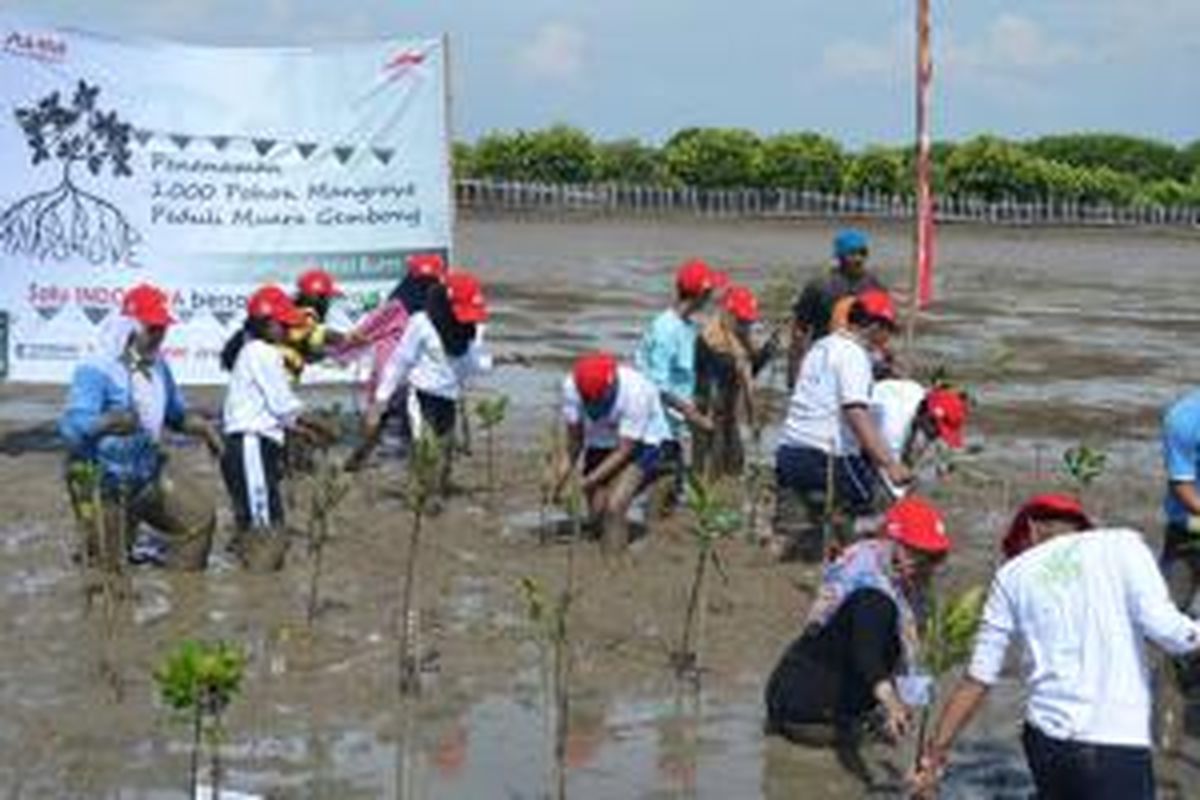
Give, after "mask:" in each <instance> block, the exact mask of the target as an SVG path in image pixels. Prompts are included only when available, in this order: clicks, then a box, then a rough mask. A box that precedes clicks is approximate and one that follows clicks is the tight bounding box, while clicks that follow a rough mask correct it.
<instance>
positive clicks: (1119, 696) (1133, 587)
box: [968, 528, 1200, 747]
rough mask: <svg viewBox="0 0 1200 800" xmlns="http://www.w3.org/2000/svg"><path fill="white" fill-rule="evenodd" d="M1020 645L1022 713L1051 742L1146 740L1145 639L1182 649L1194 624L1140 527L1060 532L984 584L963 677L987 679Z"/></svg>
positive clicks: (1194, 633)
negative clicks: (1025, 688) (1013, 645)
mask: <svg viewBox="0 0 1200 800" xmlns="http://www.w3.org/2000/svg"><path fill="white" fill-rule="evenodd" d="M1014 639H1016V640H1019V641H1020V642H1021V643H1022V645H1023V650H1024V653H1023V655H1024V662H1025V671H1026V682H1027V683H1028V685H1029V688H1030V697H1029V705H1028V708H1027V709H1026V719H1028V720H1029V722H1030V723H1032V724H1033V725H1035V726H1037V728H1039V729H1040V730H1041V731H1042V732H1043V733H1045V734H1046V735H1047V736H1050V737H1052V738H1055V739H1065V740H1076V741H1081V742H1089V743H1092V744H1112V745H1130V746H1136V747H1148V746H1150V665H1149V663H1148V661H1147V656H1146V647H1145V640H1146V639H1149V640H1151V641H1153V642H1154V643H1155V644H1157V645H1159V646H1160V647H1162V648H1163V649H1164V650H1166V651H1168V652H1170V653H1173V654H1181V653H1185V652H1189V651H1192V650H1195V649H1196V648H1198V647H1200V625H1197V623H1196V622H1195V621H1193V620H1192V619H1190V618H1188V617H1187V616H1186V615H1184V614H1182V613H1181V612H1180V611H1179V610H1178V609H1176V607H1175V605H1174V603H1172V602H1171V599H1170V597H1169V596H1168V594H1167V586H1166V584H1165V583H1164V581H1163V578H1162V574H1161V573H1160V572H1159V569H1158V564H1157V563H1155V560H1154V556H1153V555H1151V553H1150V548H1148V547H1147V546H1146V542H1145V540H1144V539H1143V538H1142V536H1141V534H1139V533H1137V532H1136V531H1132V530H1127V529H1115V528H1114V529H1105V530H1095V531H1086V532H1082V533H1076V534H1063V535H1060V536H1058V537H1055V538H1054V539H1051V540H1049V541H1047V542H1043V543H1042V544H1040V545H1037V546H1036V547H1033V548H1031V549H1029V550H1027V551H1026V552H1024V553H1022V554H1021V555H1020V556H1018V557H1017V558H1014V559H1013V560H1012V561H1009V562H1008V563H1007V564H1005V565H1004V566H1003V567H1001V568H1000V571H999V572H997V573H996V577H995V579H994V580H993V582H992V587H991V591H990V592H989V594H988V598H987V603H986V605H985V606H984V610H983V621H982V624H981V625H980V628H979V633H978V635H977V637H976V640H975V650H974V653H973V654H972V658H971V665H970V667H969V669H968V674H969V675H970V676H971V677H972V678H974V679H975V680H977V681H979V682H981V683H984V684H988V685H991V684H993V683H995V682H996V680H997V678H998V677H999V675H1000V670H1001V668H1002V667H1003V664H1004V657H1005V651H1006V650H1007V649H1008V646H1009V643H1010V642H1011V641H1012V640H1014Z"/></svg>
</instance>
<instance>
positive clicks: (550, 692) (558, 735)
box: [518, 545, 574, 800]
mask: <svg viewBox="0 0 1200 800" xmlns="http://www.w3.org/2000/svg"><path fill="white" fill-rule="evenodd" d="M570 546H571V545H568V547H570ZM567 558H568V561H567V574H566V580H565V582H564V586H563V589H562V591H561V592H559V594H558V597H556V598H554V599H553V600H552V599H551V598H550V597H549V596H548V592H547V591H546V589H545V588H544V587H543V586H542V584H541V583H540V582H539V581H538V580H537V579H536V578H534V577H531V576H528V575H526V576H523V577H522V578H521V579H520V582H519V583H518V589H519V590H520V593H521V597H522V599H523V600H524V603H525V615H526V618H527V619H528V620H529V623H530V625H531V626H532V627H533V632H534V637H535V639H536V641H537V644H538V649H539V651H540V652H541V654H542V694H543V697H544V708H545V709H546V721H547V722H546V728H547V730H548V731H550V740H551V744H552V745H553V764H554V774H553V778H552V780H551V783H552V784H553V786H554V797H555V798H556V800H565V798H566V796H567V792H566V782H567V781H566V774H567V768H566V758H567V736H568V734H569V732H570V725H569V720H570V681H571V657H570V651H571V642H570V633H569V630H570V629H569V627H568V624H567V621H568V616H569V614H570V609H571V601H572V600H573V595H572V592H573V588H572V583H573V580H574V578H573V574H572V573H573V567H572V566H571V555H570V553H569V552H568V557H567Z"/></svg>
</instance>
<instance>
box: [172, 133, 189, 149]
mask: <svg viewBox="0 0 1200 800" xmlns="http://www.w3.org/2000/svg"><path fill="white" fill-rule="evenodd" d="M167 138H168V139H170V140H171V141H172V142H174V143H175V146H176V147H178V148H179V149H180V150H183V149H184V148H185V147H187V146H188V145H189V144H191V143H192V137H190V136H188V135H187V134H186V133H172V134H171V135H170V136H168V137H167Z"/></svg>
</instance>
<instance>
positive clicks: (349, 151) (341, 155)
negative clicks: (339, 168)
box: [333, 145, 354, 164]
mask: <svg viewBox="0 0 1200 800" xmlns="http://www.w3.org/2000/svg"><path fill="white" fill-rule="evenodd" d="M333 154H334V156H336V157H337V160H338V163H339V164H345V163H346V162H347V161H349V160H350V156H352V155H354V148H353V147H348V146H346V145H342V146H341V147H335V148H333Z"/></svg>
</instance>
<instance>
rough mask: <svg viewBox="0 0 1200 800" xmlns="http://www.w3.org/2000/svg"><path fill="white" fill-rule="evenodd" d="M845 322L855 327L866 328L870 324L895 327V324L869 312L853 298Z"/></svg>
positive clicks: (891, 328) (892, 328)
mask: <svg viewBox="0 0 1200 800" xmlns="http://www.w3.org/2000/svg"><path fill="white" fill-rule="evenodd" d="M846 322H848V323H850V324H851V325H853V326H854V327H856V328H867V327H870V326H871V325H884V326H886V327H887V328H889V329H890V330H895V329H896V324H895V323H894V322H892V321H891V320H888V319H885V318H883V317H877V316H875V315H874V314H871V313H869V312H868V311H867V309H866V308H865V307H864V306H863V304H862V302H861V301H859V300H855V301H854V302H853V303H851V304H850V311H849V313H848V314H846Z"/></svg>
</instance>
